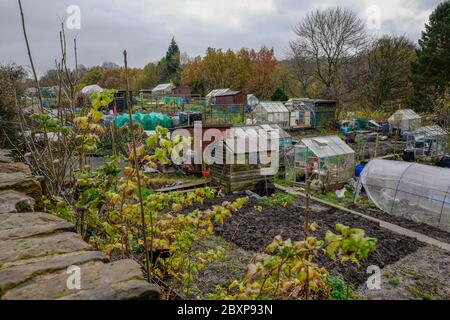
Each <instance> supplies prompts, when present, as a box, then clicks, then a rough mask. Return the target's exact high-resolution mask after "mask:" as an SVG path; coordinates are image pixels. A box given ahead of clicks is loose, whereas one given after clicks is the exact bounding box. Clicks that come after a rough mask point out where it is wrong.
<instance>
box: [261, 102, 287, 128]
mask: <svg viewBox="0 0 450 320" xmlns="http://www.w3.org/2000/svg"><path fill="white" fill-rule="evenodd" d="M253 118H254V119H255V120H256V121H257V123H273V124H278V125H279V126H280V127H282V128H287V127H289V110H288V109H287V108H286V107H285V106H284V104H283V103H282V102H279V101H261V102H260V103H258V104H257V105H256V106H255V108H254V109H253Z"/></svg>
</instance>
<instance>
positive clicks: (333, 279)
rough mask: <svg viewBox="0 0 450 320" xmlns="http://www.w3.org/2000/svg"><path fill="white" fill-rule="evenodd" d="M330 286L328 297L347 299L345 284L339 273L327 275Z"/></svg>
mask: <svg viewBox="0 0 450 320" xmlns="http://www.w3.org/2000/svg"><path fill="white" fill-rule="evenodd" d="M327 282H328V286H329V287H330V298H331V299H333V300H346V299H347V284H346V283H345V280H344V278H343V277H342V276H341V275H329V276H328V278H327Z"/></svg>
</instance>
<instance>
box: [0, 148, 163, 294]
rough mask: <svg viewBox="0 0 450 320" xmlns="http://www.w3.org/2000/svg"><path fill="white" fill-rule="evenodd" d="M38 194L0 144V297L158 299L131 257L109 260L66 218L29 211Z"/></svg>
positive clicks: (36, 184) (27, 173)
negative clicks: (87, 241) (78, 282)
mask: <svg viewBox="0 0 450 320" xmlns="http://www.w3.org/2000/svg"><path fill="white" fill-rule="evenodd" d="M41 196H42V191H41V187H40V184H39V182H38V181H37V180H36V179H35V178H34V177H33V176H32V175H31V172H30V170H29V168H28V167H27V166H26V165H24V164H22V163H17V162H14V159H13V158H12V157H11V155H10V154H9V151H7V150H2V149H0V299H4V300H8V299H12V300H14V299H107V300H110V299H159V297H160V291H159V287H158V286H156V285H155V284H150V283H147V282H146V281H144V279H143V274H142V271H141V268H140V266H139V264H138V263H137V262H135V261H134V260H131V259H126V260H118V261H114V262H109V259H108V257H107V256H106V255H105V254H103V253H101V252H99V251H94V250H93V248H92V247H91V246H90V245H89V244H87V243H86V242H84V241H83V239H82V238H81V237H80V236H79V235H78V234H77V233H75V228H74V226H73V225H72V224H71V223H69V222H67V221H65V220H63V219H61V218H58V217H56V216H53V215H50V214H47V213H43V212H35V210H36V209H37V210H36V211H38V210H39V209H42V199H41ZM70 266H77V267H79V269H76V268H70V269H69V267H70ZM77 274H79V275H80V278H79V279H80V289H77V288H73V287H76V284H77V282H76V281H75V280H74V279H76V275H77ZM68 284H69V285H68ZM69 288H70V289H69Z"/></svg>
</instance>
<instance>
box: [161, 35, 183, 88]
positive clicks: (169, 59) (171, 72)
mask: <svg viewBox="0 0 450 320" xmlns="http://www.w3.org/2000/svg"><path fill="white" fill-rule="evenodd" d="M180 57H181V54H180V49H179V48H178V44H177V43H176V42H175V38H172V40H171V42H170V45H169V48H168V49H167V52H166V55H165V57H164V58H162V59H161V61H159V63H158V69H159V74H160V82H173V83H174V84H179V82H180V81H179V80H180V71H181V59H180Z"/></svg>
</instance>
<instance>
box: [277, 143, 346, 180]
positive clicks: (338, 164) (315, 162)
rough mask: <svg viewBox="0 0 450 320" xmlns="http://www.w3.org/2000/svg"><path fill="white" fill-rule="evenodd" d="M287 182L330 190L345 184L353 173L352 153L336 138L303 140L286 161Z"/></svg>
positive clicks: (295, 146)
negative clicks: (307, 183) (329, 188)
mask: <svg viewBox="0 0 450 320" xmlns="http://www.w3.org/2000/svg"><path fill="white" fill-rule="evenodd" d="M285 162H287V164H286V179H287V180H288V181H292V182H294V183H301V184H305V183H306V182H307V181H308V180H311V181H312V184H313V185H316V186H325V187H333V186H336V185H340V184H342V183H345V182H347V180H348V179H350V178H352V177H353V175H354V170H355V152H354V151H353V149H352V148H350V147H349V146H348V145H347V144H346V143H345V142H344V141H342V140H341V139H340V138H339V137H338V136H327V137H317V138H306V139H302V140H301V141H300V142H299V143H297V144H296V145H294V147H293V148H292V149H291V150H290V151H289V152H288V153H287V155H286V158H285Z"/></svg>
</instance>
